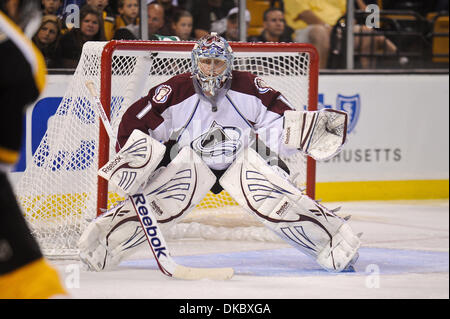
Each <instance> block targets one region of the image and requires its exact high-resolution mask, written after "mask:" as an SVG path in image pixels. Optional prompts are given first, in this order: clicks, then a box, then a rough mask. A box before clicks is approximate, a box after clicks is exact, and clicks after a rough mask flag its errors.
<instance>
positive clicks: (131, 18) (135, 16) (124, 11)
mask: <svg viewBox="0 0 450 319" xmlns="http://www.w3.org/2000/svg"><path fill="white" fill-rule="evenodd" d="M117 9H118V11H119V15H117V16H116V27H115V29H116V30H118V29H119V28H122V27H126V26H127V25H129V24H133V25H139V0H119V1H118V3H117Z"/></svg>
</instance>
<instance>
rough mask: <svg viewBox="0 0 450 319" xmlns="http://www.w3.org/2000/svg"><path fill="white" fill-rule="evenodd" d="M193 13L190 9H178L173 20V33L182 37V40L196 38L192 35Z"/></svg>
mask: <svg viewBox="0 0 450 319" xmlns="http://www.w3.org/2000/svg"><path fill="white" fill-rule="evenodd" d="M192 25H193V20H192V15H191V14H190V13H189V11H186V10H178V11H177V12H176V13H175V15H174V17H173V21H172V29H173V35H174V36H177V37H179V38H180V40H182V41H188V40H194V38H193V37H192V35H191V34H192Z"/></svg>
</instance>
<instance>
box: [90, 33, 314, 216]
mask: <svg viewBox="0 0 450 319" xmlns="http://www.w3.org/2000/svg"><path fill="white" fill-rule="evenodd" d="M195 43H196V42H193V41H142V40H137V41H136V40H134V41H131V40H112V41H109V42H108V43H107V44H106V45H105V47H104V48H103V51H102V54H101V62H100V63H101V67H100V69H101V74H100V101H101V103H102V105H103V108H104V110H105V113H106V115H107V116H108V119H110V113H111V80H112V72H111V70H112V59H113V55H114V53H115V52H116V51H121V50H123V51H144V50H147V51H152V50H155V51H166V52H189V51H192V49H193V47H194V45H195ZM229 43H230V46H231V48H232V49H233V51H234V52H300V53H308V54H309V59H310V60H309V63H310V65H309V67H310V69H309V78H308V81H309V89H308V105H307V107H308V110H309V111H316V110H317V103H318V77H319V55H318V52H317V50H316V48H315V47H314V46H312V45H310V44H306V43H273V42H269V43H262V42H229ZM149 89H150V88H149ZM109 145H110V141H109V137H108V134H107V132H106V129H105V127H104V125H103V123H101V121H100V129H99V152H98V168H99V169H100V168H101V167H103V166H104V165H105V164H106V163H107V162H108V159H109ZM306 171H307V172H306V176H307V179H306V194H307V195H308V196H309V197H311V198H312V199H315V184H316V162H315V160H314V159H313V158H311V157H309V156H308V157H307V161H306ZM97 179H98V186H97V187H98V190H97V215H100V214H101V212H103V211H104V210H105V209H106V208H107V204H108V181H107V180H105V179H104V178H102V177H100V176H98V177H97Z"/></svg>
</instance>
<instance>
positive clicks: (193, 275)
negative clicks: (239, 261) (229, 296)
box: [172, 265, 234, 280]
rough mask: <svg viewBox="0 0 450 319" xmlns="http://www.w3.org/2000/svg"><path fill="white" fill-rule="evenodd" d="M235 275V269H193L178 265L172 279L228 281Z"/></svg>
mask: <svg viewBox="0 0 450 319" xmlns="http://www.w3.org/2000/svg"><path fill="white" fill-rule="evenodd" d="M233 275H234V269H233V268H191V267H185V266H181V265H178V266H177V267H176V268H175V271H174V272H173V274H172V277H174V278H178V279H185V280H199V279H212V280H228V279H231V277H233Z"/></svg>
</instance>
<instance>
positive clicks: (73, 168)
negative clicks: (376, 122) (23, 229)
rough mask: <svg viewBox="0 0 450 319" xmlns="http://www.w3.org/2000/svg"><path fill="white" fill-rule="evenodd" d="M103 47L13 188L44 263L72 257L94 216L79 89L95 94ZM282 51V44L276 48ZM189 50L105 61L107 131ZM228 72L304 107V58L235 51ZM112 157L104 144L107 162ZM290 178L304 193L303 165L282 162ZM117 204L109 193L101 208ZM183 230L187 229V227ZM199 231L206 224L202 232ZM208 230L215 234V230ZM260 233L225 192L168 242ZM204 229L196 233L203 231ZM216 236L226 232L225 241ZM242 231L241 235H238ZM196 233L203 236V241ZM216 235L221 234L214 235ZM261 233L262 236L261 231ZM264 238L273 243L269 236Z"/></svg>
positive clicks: (93, 46)
mask: <svg viewBox="0 0 450 319" xmlns="http://www.w3.org/2000/svg"><path fill="white" fill-rule="evenodd" d="M104 45H105V43H103V42H88V43H86V44H85V46H84V47H83V52H82V56H81V59H80V62H79V64H78V66H77V69H76V71H75V73H74V75H73V78H72V80H71V82H70V83H69V86H68V89H67V91H66V92H65V94H64V97H63V100H62V102H61V104H60V106H59V108H58V109H57V111H56V113H55V114H54V115H53V116H52V117H51V118H50V119H49V121H48V128H47V132H46V134H45V135H44V137H43V139H42V141H41V143H40V145H39V147H38V148H37V149H36V151H35V152H34V155H33V158H32V161H30V163H28V164H27V169H26V171H25V173H24V175H23V177H22V179H21V180H20V182H19V184H18V187H17V197H18V200H19V202H20V203H21V204H22V206H23V209H24V211H25V216H26V219H27V221H28V222H29V225H30V228H31V230H32V233H33V235H34V236H35V237H36V238H37V240H38V242H39V243H40V245H41V248H42V250H43V252H44V254H45V255H46V256H49V257H51V256H64V255H76V254H77V244H76V243H77V241H78V239H79V237H80V235H81V233H82V232H83V230H84V229H85V227H86V226H87V224H88V223H89V222H90V221H91V220H92V219H94V218H95V217H96V207H97V192H98V185H97V168H98V149H99V123H100V121H99V115H98V114H97V113H96V110H95V107H94V105H93V103H94V102H93V101H92V98H91V96H90V94H89V91H88V90H87V88H86V86H85V83H86V82H87V81H93V82H94V84H95V86H96V88H97V90H99V89H100V75H101V54H102V50H103V47H104ZM280 48H281V45H280ZM190 67H191V61H190V51H186V52H164V51H156V50H148V49H147V50H132V51H117V52H116V53H114V55H113V57H112V69H111V74H112V81H111V124H112V127H113V130H114V131H117V128H118V125H119V123H120V119H121V116H122V115H123V113H124V111H125V110H126V109H127V107H129V106H130V105H131V104H132V103H133V102H134V101H135V100H137V99H138V98H140V97H141V96H144V95H146V94H147V92H148V90H149V89H150V88H151V87H153V86H155V85H157V84H159V83H161V82H163V81H165V80H167V79H169V78H170V77H171V76H173V75H175V74H179V73H184V72H189V71H190ZM234 69H236V70H241V71H249V72H252V73H254V74H257V75H259V76H260V77H261V78H263V80H264V81H265V82H266V83H267V84H268V85H269V86H271V87H272V88H274V89H276V90H279V91H281V92H282V93H283V95H284V96H285V97H286V98H287V99H288V100H289V101H290V102H291V104H292V105H294V106H295V107H296V108H297V109H299V108H301V109H305V108H306V106H307V105H308V94H309V93H308V92H309V86H308V85H309V84H308V83H309V82H308V80H309V76H310V56H309V54H308V53H306V52H296V53H292V52H283V51H282V50H279V52H276V53H267V52H258V51H257V50H256V51H253V52H239V50H235V62H234ZM114 153H115V150H114V148H113V146H112V145H110V155H111V156H112V155H113V154H114ZM284 160H285V161H286V163H287V165H288V167H289V169H290V170H291V178H292V179H293V181H294V182H295V183H296V184H297V185H298V186H300V187H304V186H305V182H306V179H307V176H306V159H305V158H304V157H303V156H301V154H296V155H295V156H293V157H292V158H285V159H284ZM120 200H123V198H122V197H120V196H119V195H118V194H117V193H116V192H114V190H113V189H109V190H108V207H112V206H113V205H115V204H116V203H117V202H118V201H120ZM187 225H189V226H187ZM200 225H208V226H206V228H201V227H200ZM211 227H215V228H214V230H212V229H211ZM255 227H256V228H257V229H261V228H262V227H260V225H259V223H258V222H257V221H256V220H254V219H253V217H251V216H250V215H247V214H246V213H244V212H243V211H242V210H240V209H238V208H237V203H236V202H235V201H234V200H233V199H232V198H231V197H230V196H229V195H228V194H227V193H226V192H225V191H223V192H222V193H220V194H218V195H214V194H212V193H209V194H208V195H207V196H206V197H205V199H204V200H203V201H202V202H201V203H200V204H199V205H198V206H197V209H195V210H194V211H193V212H191V213H190V214H189V215H188V216H187V217H186V218H185V219H184V221H183V223H181V224H179V225H177V226H176V227H174V228H173V229H171V231H170V234H167V236H168V237H173V238H180V237H184V236H188V237H189V236H191V237H192V236H202V237H206V238H209V237H211V236H212V235H211V234H215V237H214V236H212V237H214V238H219V239H223V238H228V237H230V236H229V234H232V237H234V238H238V239H239V238H243V237H245V236H246V235H245V234H246V230H247V231H249V233H250V234H251V235H249V238H252V239H258V238H259V239H261V238H263V237H264V236H265V235H264V236H263V235H261V233H259V234H256V233H255V232H254V228H255ZM202 229H203V230H202ZM218 229H228V230H229V232H228V235H225V234H224V233H223V234H222V231H220V232H219V231H218ZM245 229H246V230H245ZM202 232H203V234H202ZM219 233H220V234H219ZM263 233H264V231H263ZM236 236H237V237H236ZM267 236H268V237H267V238H273V235H271V234H268V235H267Z"/></svg>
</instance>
